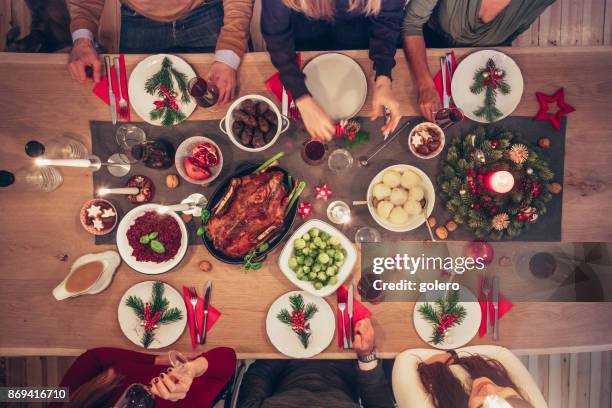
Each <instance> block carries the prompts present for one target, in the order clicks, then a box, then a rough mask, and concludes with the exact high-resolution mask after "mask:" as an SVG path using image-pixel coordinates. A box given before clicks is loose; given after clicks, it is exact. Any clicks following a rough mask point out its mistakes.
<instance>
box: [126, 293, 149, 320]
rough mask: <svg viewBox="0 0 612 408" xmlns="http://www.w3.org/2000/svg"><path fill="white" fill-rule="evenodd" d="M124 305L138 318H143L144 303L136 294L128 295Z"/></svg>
mask: <svg viewBox="0 0 612 408" xmlns="http://www.w3.org/2000/svg"><path fill="white" fill-rule="evenodd" d="M125 305H126V306H128V307H129V308H131V309H132V310H133V311H134V313H135V314H136V316H137V317H138V318H139V319H141V320H142V319H144V309H145V305H144V302H143V301H142V299H140V298H139V297H136V296H130V297H128V298H127V300H126V301H125Z"/></svg>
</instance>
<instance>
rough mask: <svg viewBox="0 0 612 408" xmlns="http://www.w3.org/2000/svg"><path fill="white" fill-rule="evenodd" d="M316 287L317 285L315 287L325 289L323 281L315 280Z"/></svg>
mask: <svg viewBox="0 0 612 408" xmlns="http://www.w3.org/2000/svg"><path fill="white" fill-rule="evenodd" d="M314 287H315V289H323V283H321V282H315V284H314Z"/></svg>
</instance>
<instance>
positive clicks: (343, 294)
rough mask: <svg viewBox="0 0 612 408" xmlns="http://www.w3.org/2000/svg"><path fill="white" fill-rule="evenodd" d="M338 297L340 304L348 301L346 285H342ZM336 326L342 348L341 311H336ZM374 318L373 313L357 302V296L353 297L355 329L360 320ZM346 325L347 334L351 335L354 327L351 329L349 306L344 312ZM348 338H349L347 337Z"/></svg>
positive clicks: (337, 293) (337, 292)
mask: <svg viewBox="0 0 612 408" xmlns="http://www.w3.org/2000/svg"><path fill="white" fill-rule="evenodd" d="M336 297H337V299H338V303H340V302H347V301H348V287H347V286H346V285H342V286H340V287H339V288H338V290H337V291H336ZM336 314H337V316H336V325H337V329H338V330H337V332H338V347H340V348H342V346H343V344H342V315H341V314H340V310H339V309H337V310H336ZM370 316H372V312H370V311H369V310H368V309H367V308H366V307H365V306H364V305H363V304H361V302H360V301H358V300H357V298H356V297H355V296H353V327H354V326H355V323H357V322H358V321H360V320H363V319H366V318H368V317H370ZM344 325H345V328H346V330H345V332H346V334H347V336H348V335H350V334H351V333H352V332H353V327H350V322H349V315H348V304H347V305H346V309H345V310H344ZM347 338H348V337H347Z"/></svg>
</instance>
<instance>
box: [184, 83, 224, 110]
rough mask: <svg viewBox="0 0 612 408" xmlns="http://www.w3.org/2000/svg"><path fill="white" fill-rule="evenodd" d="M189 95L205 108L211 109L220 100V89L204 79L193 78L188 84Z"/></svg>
mask: <svg viewBox="0 0 612 408" xmlns="http://www.w3.org/2000/svg"><path fill="white" fill-rule="evenodd" d="M187 87H188V89H189V95H191V96H192V97H193V99H195V101H196V103H197V104H198V105H200V106H201V107H203V108H210V107H211V106H213V105H214V104H215V103H217V101H218V100H219V89H218V88H217V86H216V85H215V84H213V83H212V82H210V81H207V80H205V79H204V78H200V77H195V78H191V80H190V81H189V83H188V84H187Z"/></svg>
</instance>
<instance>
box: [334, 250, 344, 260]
mask: <svg viewBox="0 0 612 408" xmlns="http://www.w3.org/2000/svg"><path fill="white" fill-rule="evenodd" d="M334 261H344V254H343V253H342V252H340V251H336V253H335V254H334Z"/></svg>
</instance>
